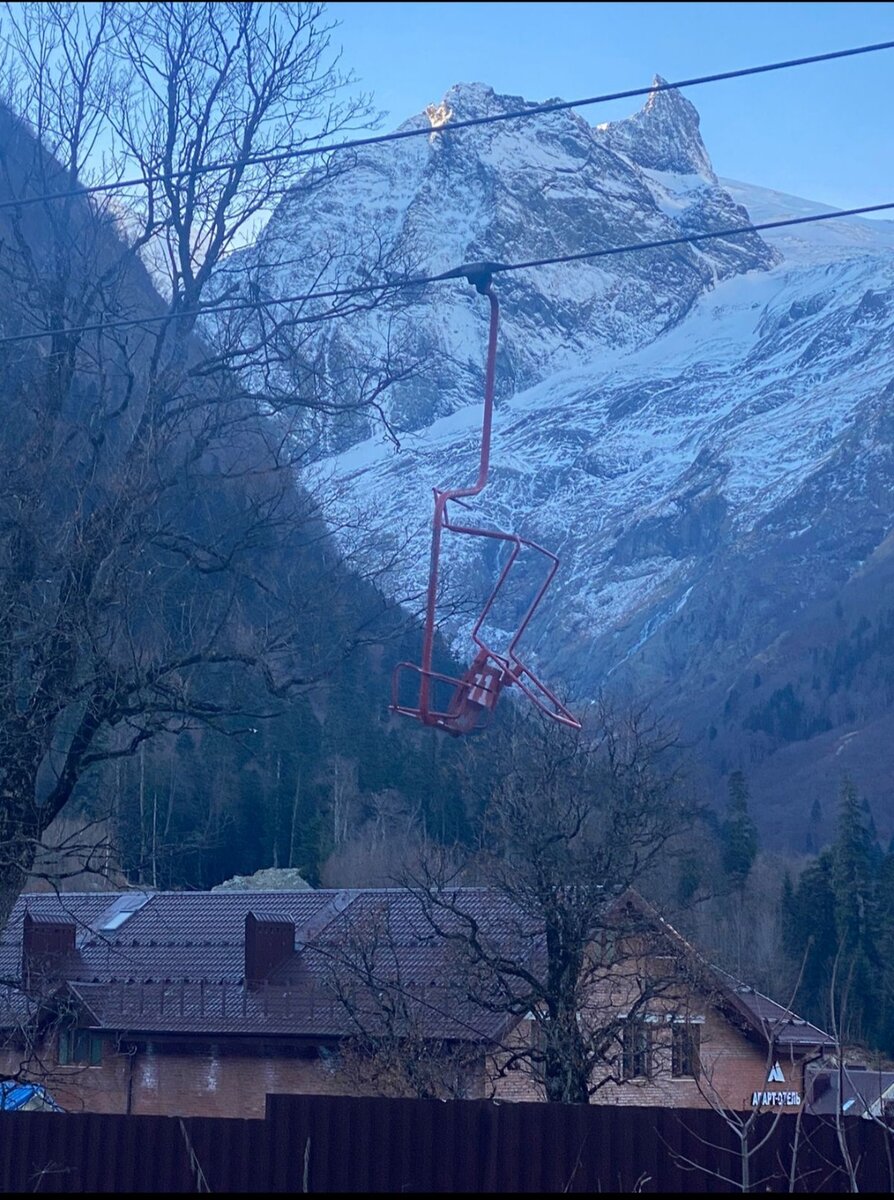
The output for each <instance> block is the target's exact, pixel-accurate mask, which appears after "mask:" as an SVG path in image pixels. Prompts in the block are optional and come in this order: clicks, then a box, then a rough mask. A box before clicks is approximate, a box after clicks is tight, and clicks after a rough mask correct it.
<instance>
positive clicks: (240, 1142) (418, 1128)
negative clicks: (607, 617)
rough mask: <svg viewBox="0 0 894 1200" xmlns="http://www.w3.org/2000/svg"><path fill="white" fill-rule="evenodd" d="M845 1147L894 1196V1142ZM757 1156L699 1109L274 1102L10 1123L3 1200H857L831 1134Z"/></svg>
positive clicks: (0, 1121) (780, 1132)
mask: <svg viewBox="0 0 894 1200" xmlns="http://www.w3.org/2000/svg"><path fill="white" fill-rule="evenodd" d="M765 1135H767V1136H765ZM844 1136H845V1138H846V1149H847V1155H848V1157H849V1158H850V1161H851V1163H852V1164H855V1170H856V1173H857V1182H858V1185H859V1189H860V1190H861V1191H870V1192H872V1191H874V1192H890V1191H892V1190H894V1131H888V1130H885V1129H884V1128H882V1127H880V1126H878V1125H876V1124H873V1123H872V1122H870V1121H864V1120H860V1119H859V1118H847V1119H846V1120H845V1122H844ZM795 1142H797V1153H796V1154H794V1153H793V1146H794V1145H795ZM758 1143H762V1144H761V1145H760V1146H759V1147H758V1148H757V1149H755V1147H757V1146H758ZM750 1146H751V1152H750V1153H749V1154H747V1155H746V1154H744V1153H743V1151H742V1146H741V1144H740V1143H739V1141H738V1139H737V1138H736V1137H735V1136H734V1134H733V1133H732V1132H731V1130H730V1129H729V1127H728V1126H727V1124H726V1123H725V1122H724V1121H723V1119H722V1118H720V1117H719V1116H718V1115H717V1114H715V1113H712V1112H710V1111H700V1110H695V1109H660V1108H627V1107H623V1108H621V1107H610V1106H608V1105H606V1106H602V1105H594V1106H592V1107H586V1106H564V1105H551V1104H494V1103H491V1102H490V1101H483V1100H482V1101H477V1100H473V1101H456V1102H451V1103H441V1102H439V1101H434V1100H432V1101H429V1100H382V1099H370V1098H361V1097H340V1096H339V1097H333V1096H271V1097H269V1098H268V1105H267V1118H266V1120H264V1121H241V1120H227V1119H218V1118H211V1117H191V1118H184V1119H182V1120H181V1119H180V1118H178V1117H125V1116H104V1115H96V1114H53V1113H0V1191H3V1192H18V1193H25V1192H44V1193H46V1192H87V1191H91V1192H119V1193H134V1192H202V1191H210V1192H267V1191H276V1192H318V1193H319V1192H515V1191H520V1192H633V1191H643V1192H690V1193H691V1192H730V1191H738V1190H741V1189H742V1185H743V1184H746V1190H752V1191H758V1192H766V1191H777V1192H785V1191H788V1190H789V1189H790V1187H791V1186H794V1190H797V1191H801V1192H842V1191H849V1190H851V1187H850V1181H849V1177H848V1172H847V1170H846V1165H845V1164H846V1159H845V1157H844V1154H843V1152H842V1146H841V1134H840V1133H839V1131H837V1130H836V1128H835V1126H834V1123H832V1122H831V1121H828V1120H824V1119H821V1118H816V1117H804V1118H803V1119H802V1120H801V1121H800V1122H797V1121H796V1118H795V1117H792V1116H785V1117H781V1118H778V1119H777V1120H775V1121H774V1118H773V1117H772V1116H769V1115H767V1116H762V1117H761V1118H760V1119H759V1121H758V1122H757V1123H756V1125H755V1128H754V1129H753V1131H752V1137H751V1139H750ZM746 1158H747V1168H748V1179H747V1181H746V1178H745V1175H744V1173H743V1168H744V1164H745V1160H746ZM793 1158H794V1163H795V1166H794V1170H792V1161H793Z"/></svg>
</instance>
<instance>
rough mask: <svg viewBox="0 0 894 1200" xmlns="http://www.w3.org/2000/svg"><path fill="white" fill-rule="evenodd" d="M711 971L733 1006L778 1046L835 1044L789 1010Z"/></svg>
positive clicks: (741, 984) (827, 1036)
mask: <svg viewBox="0 0 894 1200" xmlns="http://www.w3.org/2000/svg"><path fill="white" fill-rule="evenodd" d="M714 971H715V972H716V974H717V977H718V979H720V980H721V982H722V984H723V986H724V990H725V992H726V993H727V994H728V995H729V997H730V998H731V999H732V1000H733V1001H734V1003H737V1005H738V1006H739V1007H740V1008H741V1009H743V1010H745V1013H744V1015H746V1016H747V1017H750V1019H751V1021H752V1023H753V1024H754V1026H755V1028H756V1029H759V1030H760V1031H761V1032H764V1033H765V1034H766V1035H767V1036H768V1037H772V1039H773V1041H774V1042H775V1043H776V1044H777V1045H778V1046H780V1047H786V1048H791V1049H801V1048H803V1049H807V1048H809V1047H819V1046H831V1045H833V1044H834V1040H833V1038H832V1035H831V1034H829V1033H826V1031H825V1030H823V1029H820V1028H819V1027H818V1026H817V1025H812V1024H811V1023H810V1022H809V1021H806V1020H805V1019H804V1018H803V1017H799V1016H798V1015H797V1013H795V1012H792V1010H791V1009H789V1008H785V1007H784V1006H783V1005H782V1004H777V1003H776V1001H775V1000H771V999H770V997H769V996H765V995H763V994H762V993H761V992H758V991H755V989H754V988H752V987H748V986H746V985H745V984H743V983H741V982H740V981H739V980H738V979H736V978H735V977H734V976H732V975H730V974H728V973H727V972H726V971H721V970H720V969H719V967H715V968H714Z"/></svg>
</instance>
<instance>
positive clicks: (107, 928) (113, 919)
mask: <svg viewBox="0 0 894 1200" xmlns="http://www.w3.org/2000/svg"><path fill="white" fill-rule="evenodd" d="M132 915H133V914H132V913H129V912H116V913H113V914H112V915H111V916H110V917H108V918H107V919H106V920H105V921H104V922H103V923H102V925H100V926H99V928H98V932H99V933H110V932H111V931H112V930H113V929H118V928H119V927H120V926H121V925H123V924H124V922H125V921H126V920H127V919H128V917H130V916H132Z"/></svg>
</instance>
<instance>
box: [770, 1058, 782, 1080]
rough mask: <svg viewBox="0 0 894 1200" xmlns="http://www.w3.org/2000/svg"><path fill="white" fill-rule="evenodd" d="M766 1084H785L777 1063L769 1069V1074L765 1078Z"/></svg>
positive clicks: (780, 1068)
mask: <svg viewBox="0 0 894 1200" xmlns="http://www.w3.org/2000/svg"><path fill="white" fill-rule="evenodd" d="M767 1083H785V1076H784V1075H783V1073H782V1067H780V1065H779V1063H778V1062H775V1063H773V1066H772V1067H771V1068H770V1074H769V1075H768V1076H767Z"/></svg>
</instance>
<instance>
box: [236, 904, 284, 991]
mask: <svg viewBox="0 0 894 1200" xmlns="http://www.w3.org/2000/svg"><path fill="white" fill-rule="evenodd" d="M294 950H295V922H294V921H290V920H289V919H288V917H256V916H255V915H254V913H251V912H250V913H248V914H247V915H246V918H245V983H246V986H247V987H249V988H250V989H252V990H255V989H257V988H259V987H261V985H262V984H264V983H266V982H267V979H268V977H269V976H270V973H271V971H273V970H274V969H275V968H276V967H278V966H279V964H280V963H281V962H284V961H285V959H287V958H289V957H291V955H292V954H293V953H294Z"/></svg>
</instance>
